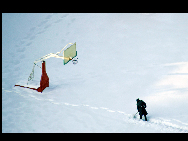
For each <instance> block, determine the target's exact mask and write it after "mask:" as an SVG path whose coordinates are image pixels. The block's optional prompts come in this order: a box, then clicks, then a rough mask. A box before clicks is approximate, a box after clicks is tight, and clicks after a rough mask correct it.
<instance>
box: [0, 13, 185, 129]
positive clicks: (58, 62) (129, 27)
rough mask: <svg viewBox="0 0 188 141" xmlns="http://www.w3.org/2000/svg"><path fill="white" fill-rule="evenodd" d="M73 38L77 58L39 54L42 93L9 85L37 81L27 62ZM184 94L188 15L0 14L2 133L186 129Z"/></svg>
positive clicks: (57, 49)
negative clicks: (141, 108)
mask: <svg viewBox="0 0 188 141" xmlns="http://www.w3.org/2000/svg"><path fill="white" fill-rule="evenodd" d="M74 42H76V44H77V52H78V56H77V57H78V58H79V59H78V64H76V65H73V64H72V62H69V63H68V64H66V65H63V60H62V59H57V58H50V59H47V60H46V71H47V74H48V76H49V80H50V87H49V88H46V89H45V90H44V91H43V93H39V92H36V91H34V90H30V89H26V88H20V87H14V85H15V84H18V85H24V86H30V87H35V88H38V87H39V85H40V77H41V69H40V68H39V67H35V78H34V80H33V81H31V82H29V84H28V85H27V79H28V77H29V74H30V73H31V70H32V67H33V62H34V61H35V60H36V59H38V58H40V57H42V56H44V55H46V54H49V53H56V52H58V51H60V50H61V49H62V48H63V47H64V46H65V45H66V44H67V43H74ZM38 65H39V66H41V63H38ZM137 98H140V99H142V100H144V101H145V102H146V104H147V108H146V110H147V112H148V115H147V117H148V121H147V122H145V121H144V120H139V117H138V115H137V118H136V119H134V118H133V115H134V114H135V113H136V112H137V109H136V99H137ZM187 101H188V14H175V13H173V14H159V13H156V14H150V13H146V14H144V13H143V14H142V13H134V14H130V13H128V14H126V13H125V14H120V13H114V14H108V13H102V14H92V13H85V14H83V13H72V14H69V13H55V14H53V13H43V14H29V13H27V14H20V13H19V14H6V13H3V14H2V132H188V106H187Z"/></svg>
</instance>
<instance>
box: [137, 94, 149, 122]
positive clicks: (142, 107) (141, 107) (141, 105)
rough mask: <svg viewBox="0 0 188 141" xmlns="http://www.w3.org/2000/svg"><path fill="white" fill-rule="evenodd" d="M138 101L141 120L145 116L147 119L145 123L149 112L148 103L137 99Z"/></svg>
mask: <svg viewBox="0 0 188 141" xmlns="http://www.w3.org/2000/svg"><path fill="white" fill-rule="evenodd" d="M136 101H137V110H138V112H139V115H140V119H142V115H144V117H145V121H147V118H146V115H147V114H148V113H147V111H146V109H145V108H146V103H145V102H144V101H143V100H139V98H138V99H136Z"/></svg>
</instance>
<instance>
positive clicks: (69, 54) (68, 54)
mask: <svg viewBox="0 0 188 141" xmlns="http://www.w3.org/2000/svg"><path fill="white" fill-rule="evenodd" d="M68 44H72V45H71V46H70V47H68V48H67V49H66V50H64V49H65V48H66V46H67V45H68ZM68 44H67V45H66V46H65V47H64V48H63V49H62V50H61V51H60V52H57V53H50V54H47V55H45V56H43V57H41V58H39V59H37V60H35V61H34V64H33V69H32V72H31V74H30V75H29V78H28V81H27V85H28V82H29V81H30V80H32V79H33V78H34V68H35V65H36V66H38V65H37V63H38V62H42V75H41V81H40V87H38V88H37V89H36V88H30V87H25V86H21V85H15V86H19V87H23V88H29V89H33V90H37V91H38V92H41V93H42V91H43V90H44V89H45V88H46V87H49V77H48V75H47V73H46V64H45V61H44V60H46V59H48V58H51V57H56V58H61V59H63V60H64V61H63V63H64V65H65V64H67V63H68V62H69V61H70V60H72V59H73V58H74V57H76V56H77V51H76V42H75V43H74V44H73V43H68ZM63 50H64V51H63ZM62 51H63V56H59V54H60V53H61V52H62ZM38 67H39V66H38ZM40 68H41V67H40Z"/></svg>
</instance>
